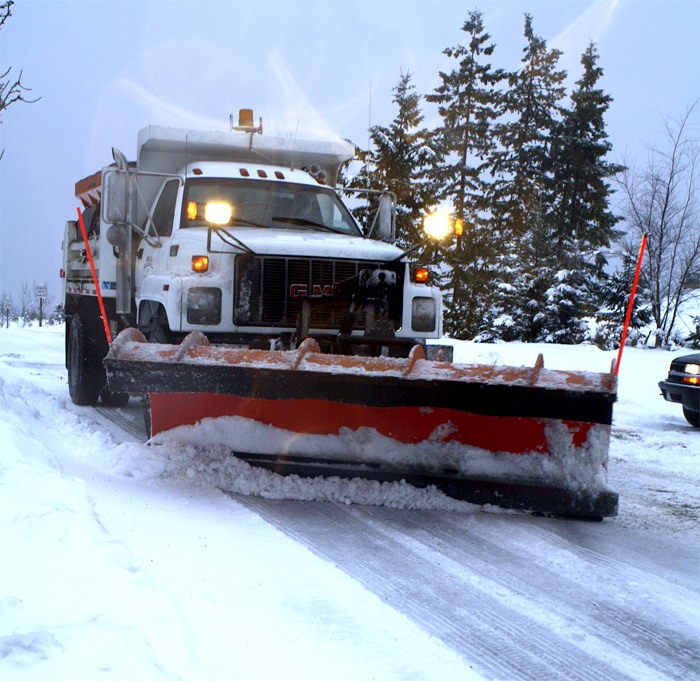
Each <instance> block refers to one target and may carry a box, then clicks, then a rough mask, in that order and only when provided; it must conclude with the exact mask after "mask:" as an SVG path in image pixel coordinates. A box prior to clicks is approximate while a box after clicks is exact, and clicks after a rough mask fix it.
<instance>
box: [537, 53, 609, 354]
mask: <svg viewBox="0 0 700 681" xmlns="http://www.w3.org/2000/svg"><path fill="white" fill-rule="evenodd" d="M597 61H598V54H597V52H596V51H595V47H594V46H593V45H592V44H590V45H589V46H588V48H587V49H586V51H585V52H584V53H583V55H582V56H581V64H582V65H583V75H582V77H581V79H580V80H578V81H577V83H576V85H577V87H576V89H575V90H574V91H573V93H572V94H571V108H570V109H567V110H565V111H563V115H562V119H561V121H560V122H559V124H558V125H557V127H556V129H555V131H554V133H555V134H554V136H553V140H552V148H551V159H552V166H553V173H552V177H553V189H554V193H553V196H552V201H553V211H552V244H551V246H552V248H554V254H555V259H556V267H557V273H556V278H557V281H556V282H555V283H554V285H553V286H552V288H551V289H550V294H551V295H550V304H549V305H548V325H549V326H550V327H551V328H552V329H554V333H553V340H556V341H557V342H564V343H579V342H581V341H582V340H583V339H584V338H585V333H586V324H585V322H584V318H585V317H589V316H591V315H592V314H593V313H594V311H595V310H596V309H597V306H598V305H597V302H598V301H597V300H596V299H595V291H596V289H595V286H591V285H590V284H591V283H593V282H594V281H595V280H597V279H598V278H600V277H601V276H602V271H603V270H602V265H603V264H604V257H603V254H602V251H601V249H603V248H606V247H608V246H609V245H610V241H611V239H612V237H613V236H614V235H615V234H614V225H615V223H616V222H617V221H618V220H619V218H618V217H616V216H614V215H613V214H612V212H611V211H610V209H609V199H610V194H611V193H612V190H611V188H610V186H609V184H608V183H607V182H606V180H607V179H608V178H610V177H612V176H613V175H616V174H617V173H619V172H620V171H622V170H623V167H622V166H619V165H616V164H612V163H608V162H607V161H606V160H605V157H606V156H607V154H608V152H609V151H610V148H611V145H610V143H609V142H608V141H607V134H606V132H605V122H604V114H605V112H606V111H607V109H608V107H609V105H610V101H611V97H610V96H608V95H606V94H604V93H603V91H602V90H601V89H599V88H598V87H596V85H597V83H598V80H599V79H600V77H601V76H602V74H603V71H602V69H601V68H600V67H599V66H597Z"/></svg>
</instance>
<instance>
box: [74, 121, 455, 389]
mask: <svg viewBox="0 0 700 681" xmlns="http://www.w3.org/2000/svg"><path fill="white" fill-rule="evenodd" d="M261 133H262V124H261V125H260V127H259V128H257V127H253V126H252V125H242V126H239V127H238V128H236V129H234V130H232V131H231V132H229V133H219V132H202V131H192V130H180V129H175V128H165V127H159V126H149V127H147V128H145V129H143V130H142V131H141V132H140V133H139V135H138V140H137V149H138V153H137V160H136V162H135V163H129V162H128V161H127V160H126V157H125V156H124V155H123V154H122V153H121V152H119V151H117V150H113V155H114V158H115V163H114V164H112V165H110V166H107V167H105V168H103V169H102V171H101V172H99V173H96V174H95V175H93V176H91V177H90V178H86V179H85V180H81V181H80V182H79V183H78V184H77V185H76V195H77V196H78V197H79V198H81V200H82V201H83V205H84V207H85V208H86V210H85V213H84V215H83V218H86V219H87V221H88V222H89V225H88V226H87V227H85V234H82V235H81V233H80V232H81V229H82V228H81V229H78V222H79V221H77V222H76V221H70V222H69V223H68V225H67V227H66V234H65V238H64V270H63V271H64V282H65V285H64V295H65V307H66V314H67V317H68V319H70V318H71V317H72V316H73V315H77V314H80V321H81V323H82V324H83V325H86V326H88V327H89V334H88V335H89V336H90V337H95V338H97V337H99V336H100V334H101V333H102V332H101V330H100V324H99V318H100V317H106V321H107V322H108V326H109V328H110V329H111V330H112V333H113V334H116V332H117V331H119V330H120V329H122V328H124V327H128V326H135V327H138V328H139V329H140V330H141V331H142V332H143V333H144V335H145V336H146V337H147V338H148V339H149V340H152V341H153V342H161V343H162V342H166V343H177V342H179V341H181V340H182V339H183V338H184V337H185V336H186V335H187V334H188V333H191V332H192V331H201V332H202V333H204V334H205V335H206V336H207V338H208V339H209V341H210V342H212V343H217V344H226V345H232V346H242V347H253V348H265V349H293V348H295V347H296V346H297V345H298V344H299V343H300V342H301V341H302V340H304V339H305V338H307V337H312V338H314V339H315V340H316V341H317V342H318V343H319V344H320V346H321V347H322V349H323V350H324V351H325V352H331V353H341V354H386V355H392V356H405V355H407V354H408V352H409V350H410V348H411V347H413V345H415V344H416V343H418V344H425V341H426V340H427V339H436V338H439V337H440V336H441V335H442V321H441V307H442V301H441V295H440V292H439V291H438V290H437V289H435V288H434V287H431V286H429V285H428V283H427V277H426V271H425V269H424V268H416V267H414V266H413V264H412V263H410V262H409V260H408V258H407V257H406V255H405V254H404V253H403V252H402V251H401V249H399V248H398V247H397V246H396V245H394V244H393V243H392V242H393V240H394V231H395V229H394V227H395V206H394V201H393V198H392V196H391V195H390V194H389V193H386V192H380V191H369V192H368V195H369V197H370V200H371V203H372V204H373V205H374V209H375V212H374V216H373V219H372V220H370V224H369V225H368V226H366V227H365V228H364V229H363V228H361V227H360V226H359V225H358V223H357V221H356V220H355V218H354V217H353V215H352V213H351V211H350V210H349V208H348V206H347V205H346V201H347V197H348V196H349V190H347V189H345V188H342V187H338V186H337V185H336V180H337V175H338V171H339V168H340V167H341V166H342V165H343V164H344V163H346V162H348V161H350V160H351V159H352V158H353V157H354V147H353V146H352V145H350V144H348V143H345V142H327V141H317V140H311V141H309V140H306V141H305V140H298V139H295V138H286V137H281V138H280V137H267V136H263V135H262V134H261ZM88 251H89V252H90V253H91V254H92V256H93V260H94V263H95V273H94V275H93V274H92V273H91V271H90V269H89V267H88V260H89V258H88V257H87V255H88ZM96 298H101V299H102V303H101V305H102V307H103V309H104V314H103V313H102V312H101V311H100V307H99V306H98V304H97V301H96V300H95V299H96ZM69 334H70V330H68V332H67V340H66V348H67V350H66V353H67V364H68V365H69V373H70V361H69V360H70V358H69V354H70V338H69ZM94 344H96V345H99V349H98V350H95V351H94V353H92V354H94V355H95V356H102V357H103V356H104V355H105V354H106V351H107V344H106V343H103V342H101V341H99V340H95V342H94ZM74 364H75V362H74ZM78 365H79V363H78ZM97 373H99V371H97ZM91 399H92V398H91Z"/></svg>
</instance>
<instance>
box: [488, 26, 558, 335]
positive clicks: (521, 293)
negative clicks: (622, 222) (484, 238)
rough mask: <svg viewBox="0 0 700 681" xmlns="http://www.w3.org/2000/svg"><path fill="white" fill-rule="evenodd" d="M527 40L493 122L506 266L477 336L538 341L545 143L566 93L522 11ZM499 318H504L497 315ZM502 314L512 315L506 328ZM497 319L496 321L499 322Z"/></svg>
mask: <svg viewBox="0 0 700 681" xmlns="http://www.w3.org/2000/svg"><path fill="white" fill-rule="evenodd" d="M524 35H525V39H526V45H525V47H524V49H523V53H524V54H523V58H522V60H521V64H522V65H521V68H520V69H519V70H518V71H516V72H514V73H511V74H510V75H509V76H508V89H507V91H506V92H505V94H504V97H503V101H504V107H505V112H506V118H505V120H504V121H503V122H501V123H499V124H498V125H497V132H498V137H499V140H500V144H501V147H500V149H499V150H498V151H497V153H496V155H495V164H494V172H495V174H496V182H495V184H494V194H493V202H492V204H491V210H492V211H493V215H494V218H495V225H494V229H493V234H494V236H495V238H496V243H495V246H496V248H498V249H499V251H500V252H499V253H498V256H497V257H498V260H499V261H500V262H501V263H507V264H508V266H507V267H505V268H503V269H502V270H500V273H499V276H498V277H497V278H495V279H494V281H493V284H492V295H491V300H492V306H491V309H490V310H489V314H488V315H487V316H486V317H485V319H484V321H483V322H482V329H481V331H482V333H481V335H482V337H484V338H494V339H496V338H505V336H504V335H503V332H504V330H506V331H507V336H508V339H513V338H520V339H522V340H542V339H543V338H545V337H547V336H548V335H549V334H550V332H551V330H550V329H548V328H547V327H546V324H545V318H546V308H547V304H548V292H550V290H551V288H552V285H553V283H554V282H555V280H556V274H557V269H556V263H555V260H554V259H553V258H552V254H551V252H550V250H551V249H550V244H551V234H552V220H551V212H552V206H553V205H554V200H553V199H554V187H553V184H554V183H553V175H552V171H553V168H552V161H551V147H552V138H553V135H554V132H555V130H556V129H557V126H558V121H559V118H560V115H561V100H562V99H563V97H564V95H565V88H564V85H563V81H564V79H565V77H566V72H565V71H563V70H559V69H558V68H557V65H558V62H559V59H560V57H561V52H560V51H559V50H554V49H548V48H547V44H546V42H545V41H544V40H543V39H542V38H540V37H539V36H537V35H535V33H534V31H533V28H532V18H531V17H530V15H528V14H526V15H525V31H524ZM504 316H505V317H504ZM504 318H508V319H509V320H511V322H512V323H510V324H509V325H508V326H505V327H504V325H503V324H502V321H503V319H504ZM497 322H501V323H500V324H499V323H497Z"/></svg>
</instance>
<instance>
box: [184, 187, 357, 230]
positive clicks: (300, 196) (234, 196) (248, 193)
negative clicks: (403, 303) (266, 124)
mask: <svg viewBox="0 0 700 681" xmlns="http://www.w3.org/2000/svg"><path fill="white" fill-rule="evenodd" d="M184 201H185V202H184V210H183V212H182V226H183V227H211V226H212V225H215V226H219V227H261V228H269V227H273V228H275V229H296V230H310V231H331V232H337V233H340V234H349V235H352V236H361V232H360V230H359V228H358V227H357V224H356V223H355V221H354V219H353V218H352V216H351V215H350V213H349V212H348V210H347V209H346V208H345V206H344V205H343V204H342V203H341V202H340V200H339V199H338V197H337V195H336V193H335V192H334V191H333V190H332V189H330V188H329V187H322V186H320V185H319V186H317V187H316V186H308V185H303V184H294V183H292V182H259V181H257V180H238V179H235V180H229V179H222V178H192V179H189V180H188V181H187V183H186V185H185V199H184Z"/></svg>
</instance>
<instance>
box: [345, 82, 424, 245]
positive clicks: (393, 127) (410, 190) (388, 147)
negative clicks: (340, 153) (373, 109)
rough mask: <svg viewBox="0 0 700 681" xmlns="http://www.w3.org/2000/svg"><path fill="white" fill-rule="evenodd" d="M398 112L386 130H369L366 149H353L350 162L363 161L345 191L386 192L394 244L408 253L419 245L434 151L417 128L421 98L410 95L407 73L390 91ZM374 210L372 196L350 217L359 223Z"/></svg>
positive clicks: (419, 123) (370, 215)
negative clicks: (392, 201)
mask: <svg viewBox="0 0 700 681" xmlns="http://www.w3.org/2000/svg"><path fill="white" fill-rule="evenodd" d="M393 92H394V98H393V102H394V104H396V106H397V108H398V111H397V114H396V117H395V118H394V120H393V121H392V123H391V124H390V125H389V126H381V125H374V126H372V127H370V129H369V135H370V149H369V150H362V149H359V148H357V147H356V152H355V154H356V157H357V159H358V160H360V161H362V162H363V164H364V165H363V166H362V168H361V169H360V171H359V172H358V173H357V175H356V176H354V177H353V178H352V179H351V180H350V181H349V182H347V186H348V187H351V188H355V189H363V188H369V189H387V190H389V191H391V192H393V193H394V195H395V196H396V239H397V243H398V245H399V246H401V247H402V248H405V249H408V248H412V247H414V246H417V245H419V244H420V242H421V240H422V236H421V235H422V232H421V221H422V218H423V216H424V215H425V213H426V210H427V209H426V206H427V205H428V204H429V203H430V202H431V200H432V199H431V198H430V197H431V196H432V191H431V189H430V181H429V180H428V178H427V169H428V167H429V166H431V165H432V163H433V157H434V155H435V154H434V151H433V150H432V148H431V145H430V139H429V137H430V136H429V133H428V131H427V129H425V128H422V127H420V126H421V123H422V121H423V114H422V113H421V110H420V100H421V97H420V95H419V94H417V93H416V92H415V86H414V85H413V83H412V75H411V73H401V75H400V78H399V82H398V84H397V85H396V87H395V88H394V89H393ZM376 208H377V197H376V195H374V196H373V195H370V196H369V198H368V200H367V202H363V203H361V204H360V205H359V206H356V207H355V208H354V209H353V210H352V212H353V215H355V217H356V218H357V219H358V220H359V221H360V222H361V223H363V224H366V223H367V221H368V220H371V219H372V216H373V215H374V212H375V210H376Z"/></svg>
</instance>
